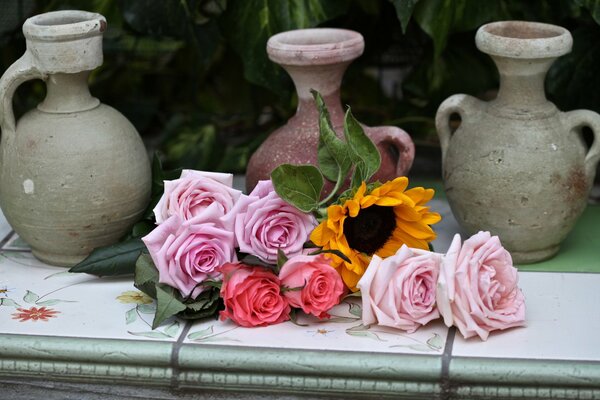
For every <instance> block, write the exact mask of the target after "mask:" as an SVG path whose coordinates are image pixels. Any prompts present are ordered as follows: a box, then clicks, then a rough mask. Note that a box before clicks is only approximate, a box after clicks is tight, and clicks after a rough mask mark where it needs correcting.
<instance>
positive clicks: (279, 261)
mask: <svg viewBox="0 0 600 400" xmlns="http://www.w3.org/2000/svg"><path fill="white" fill-rule="evenodd" d="M287 261H288V258H287V256H286V255H285V253H284V252H283V250H281V249H277V271H275V272H276V273H277V274H279V271H280V270H281V267H283V264H285V263H286V262H287Z"/></svg>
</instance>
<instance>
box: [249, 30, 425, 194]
mask: <svg viewBox="0 0 600 400" xmlns="http://www.w3.org/2000/svg"><path fill="white" fill-rule="evenodd" d="M363 49H364V40H363V37H362V36H361V35H360V34H359V33H358V32H354V31H350V30H345V29H329V28H316V29H299V30H294V31H288V32H283V33H279V34H277V35H275V36H272V37H271V38H270V39H269V41H268V43H267V53H268V54H269V58H270V59H271V60H272V61H273V62H275V63H277V64H280V65H281V66H282V67H283V68H284V69H285V70H286V71H287V73H288V74H289V75H290V76H291V77H292V80H293V81H294V84H295V86H296V92H297V94H298V109H297V111H296V115H294V116H293V117H292V118H290V120H289V121H288V122H287V124H286V125H284V126H282V127H281V128H279V129H277V130H276V131H274V132H273V133H272V134H271V135H270V136H269V137H268V138H267V140H266V141H265V142H264V143H263V144H262V145H261V146H260V147H259V149H258V150H257V151H256V152H255V153H254V154H253V155H252V157H251V159H250V162H249V164H248V168H247V171H246V188H247V190H251V189H252V188H253V187H254V186H255V185H256V183H257V182H258V181H259V180H262V179H269V177H270V174H271V171H272V170H273V169H274V168H275V167H277V166H278V165H280V164H284V163H291V164H313V165H316V163H317V145H318V141H319V113H318V111H317V108H316V106H315V102H314V99H313V96H312V94H311V92H310V90H311V89H315V90H317V91H318V92H319V93H321V95H322V96H323V98H324V100H325V104H326V105H327V108H328V110H329V113H330V116H331V123H332V125H333V127H334V129H335V131H336V132H337V134H338V136H340V137H343V125H344V110H343V109H342V104H341V100H340V86H341V82H342V77H343V75H344V72H345V71H346V68H347V67H348V65H349V64H350V63H351V62H352V61H353V60H354V59H356V58H357V57H359V56H360V55H361V54H362V52H363ZM365 132H366V134H367V135H368V136H369V137H370V138H371V140H373V142H374V143H375V144H376V145H377V147H378V148H379V151H380V153H381V168H380V169H379V171H378V172H377V173H376V175H375V176H374V178H373V179H374V180H377V179H378V180H380V181H386V180H389V179H393V178H395V177H397V176H400V175H405V174H406V173H407V172H408V171H409V169H410V167H411V165H412V162H413V159H414V153H415V148H414V144H413V142H412V140H411V138H410V136H409V135H408V134H407V133H406V132H404V131H403V130H402V129H400V128H396V127H393V126H379V127H365ZM326 188H327V190H331V189H332V188H333V185H332V184H331V182H326Z"/></svg>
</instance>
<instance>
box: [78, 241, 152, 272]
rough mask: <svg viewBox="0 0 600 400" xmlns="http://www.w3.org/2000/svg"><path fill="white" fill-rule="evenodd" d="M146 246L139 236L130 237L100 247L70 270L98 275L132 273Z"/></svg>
mask: <svg viewBox="0 0 600 400" xmlns="http://www.w3.org/2000/svg"><path fill="white" fill-rule="evenodd" d="M145 248H146V246H145V245H144V243H143V242H142V240H141V239H139V238H133V239H129V240H127V241H125V242H119V243H116V244H113V245H110V246H105V247H99V248H97V249H94V251H92V253H91V254H90V255H89V256H88V257H87V258H86V259H85V260H83V261H82V262H80V263H79V264H77V265H75V266H74V267H73V268H71V269H70V270H69V272H83V273H87V274H92V275H97V276H116V275H127V274H132V273H133V272H134V270H135V263H136V261H137V259H138V257H139V256H140V254H141V253H142V251H143V250H144V249H145Z"/></svg>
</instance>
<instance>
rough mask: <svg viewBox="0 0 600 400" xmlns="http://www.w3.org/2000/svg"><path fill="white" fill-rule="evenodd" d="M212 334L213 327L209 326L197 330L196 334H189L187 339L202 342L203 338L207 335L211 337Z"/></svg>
mask: <svg viewBox="0 0 600 400" xmlns="http://www.w3.org/2000/svg"><path fill="white" fill-rule="evenodd" d="M212 334H213V326H212V325H211V326H209V327H208V328H204V329H202V330H199V331H198V332H193V333H190V334H189V335H188V336H187V338H188V339H190V340H202V339H203V338H205V337H206V336H208V335H212Z"/></svg>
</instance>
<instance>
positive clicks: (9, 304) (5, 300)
mask: <svg viewBox="0 0 600 400" xmlns="http://www.w3.org/2000/svg"><path fill="white" fill-rule="evenodd" d="M0 306H7V307H21V305H20V304H19V303H17V302H16V301H14V300H13V299H9V298H1V299H0Z"/></svg>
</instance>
